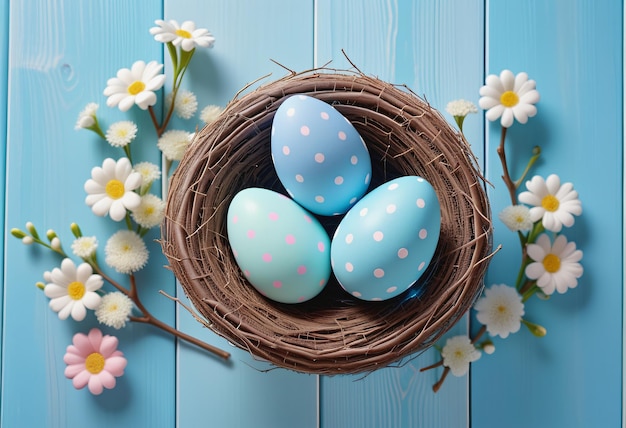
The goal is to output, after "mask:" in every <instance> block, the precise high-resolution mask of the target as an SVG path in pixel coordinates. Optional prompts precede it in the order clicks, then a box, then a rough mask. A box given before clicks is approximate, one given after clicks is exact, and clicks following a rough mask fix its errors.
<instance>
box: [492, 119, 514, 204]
mask: <svg viewBox="0 0 626 428" xmlns="http://www.w3.org/2000/svg"><path fill="white" fill-rule="evenodd" d="M506 130H507V128H505V127H504V126H503V127H502V133H501V134H500V145H499V146H498V149H497V150H496V151H497V153H498V156H499V157H500V163H502V180H503V181H504V184H505V185H506V188H507V190H508V191H509V196H510V198H511V204H512V205H516V203H517V198H516V196H515V192H516V190H517V189H516V187H515V183H513V180H511V174H509V166H508V164H507V162H506V152H505V150H504V141H505V140H506Z"/></svg>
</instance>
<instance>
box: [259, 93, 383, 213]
mask: <svg viewBox="0 0 626 428" xmlns="http://www.w3.org/2000/svg"><path fill="white" fill-rule="evenodd" d="M271 151H272V161H273V163H274V168H275V169H276V174H277V175H278V178H279V180H280V182H281V183H282V185H283V186H284V187H285V190H286V191H287V193H288V194H289V196H291V197H292V198H293V200H294V201H296V202H297V203H298V204H300V205H301V206H303V207H304V208H306V209H308V210H309V211H311V212H313V213H315V214H319V215H324V216H332V215H339V214H344V213H345V212H346V211H348V209H350V207H352V206H353V205H354V204H355V203H356V202H357V201H358V200H359V199H360V198H361V197H362V196H363V195H364V194H365V192H366V191H367V188H368V186H369V184H370V180H371V178H372V163H371V160H370V155H369V152H368V150H367V147H366V145H365V142H364V141H363V138H362V137H361V135H359V133H358V131H357V130H356V129H355V128H354V126H353V125H352V124H351V123H350V121H349V120H348V119H346V117H345V116H343V115H342V114H341V113H339V111H337V110H336V109H335V108H334V107H332V106H331V105H330V104H327V103H325V102H324V101H321V100H318V99H317V98H313V97H310V96H308V95H292V96H290V97H289V98H287V99H286V100H285V101H283V103H282V104H281V105H280V106H279V107H278V109H277V110H276V113H275V115H274V119H273V121H272V133H271Z"/></svg>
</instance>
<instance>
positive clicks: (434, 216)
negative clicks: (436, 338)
mask: <svg viewBox="0 0 626 428" xmlns="http://www.w3.org/2000/svg"><path fill="white" fill-rule="evenodd" d="M440 230H441V210H440V206H439V200H438V198H437V194H436V193H435V190H434V188H433V187H432V185H431V184H430V183H429V182H428V181H427V180H425V179H424V178H422V177H417V176H404V177H400V178H397V179H395V180H392V181H389V182H387V183H385V184H383V185H381V186H379V187H377V188H376V189H374V190H372V191H371V192H369V193H368V194H367V195H365V196H364V197H363V198H362V199H361V200H359V202H357V203H356V204H355V205H354V206H353V207H352V208H351V209H350V210H349V211H348V213H347V214H346V215H345V217H344V218H343V219H342V220H341V222H340V223H339V226H338V228H337V230H336V231H335V234H334V236H333V239H332V241H331V247H330V258H331V266H332V268H333V272H334V274H335V277H336V278H337V281H338V282H339V283H340V284H341V286H342V287H343V289H344V290H346V291H347V292H348V293H350V294H351V295H352V296H354V297H357V298H359V299H362V300H367V301H378V300H388V299H391V298H392V297H395V296H398V295H400V294H402V293H404V292H405V291H407V290H408V289H409V288H411V287H412V286H413V285H414V284H415V282H416V281H417V280H418V279H419V278H420V277H421V276H422V274H423V273H424V272H425V271H426V268H427V267H428V265H429V264H430V262H431V259H432V257H433V255H434V253H435V249H436V247H437V243H438V241H439V234H440Z"/></svg>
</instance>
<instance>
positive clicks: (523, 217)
mask: <svg viewBox="0 0 626 428" xmlns="http://www.w3.org/2000/svg"><path fill="white" fill-rule="evenodd" d="M498 217H499V218H500V220H502V223H504V225H505V226H506V227H508V228H509V230H511V231H512V232H518V231H521V232H524V231H527V230H530V229H531V228H532V227H533V222H532V220H531V219H530V209H529V208H528V207H527V206H526V205H509V206H508V207H506V208H505V209H503V210H502V211H501V212H500V214H499V215H498Z"/></svg>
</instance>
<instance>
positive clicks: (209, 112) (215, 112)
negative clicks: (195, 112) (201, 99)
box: [200, 105, 224, 125]
mask: <svg viewBox="0 0 626 428" xmlns="http://www.w3.org/2000/svg"><path fill="white" fill-rule="evenodd" d="M223 111H224V109H223V108H222V107H220V106H216V105H208V106H206V107H205V108H203V109H202V111H201V112H200V119H201V120H202V121H203V122H204V123H206V124H207V125H208V124H209V123H211V122H214V121H215V119H217V118H218V117H219V115H220V114H222V112H223Z"/></svg>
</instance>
